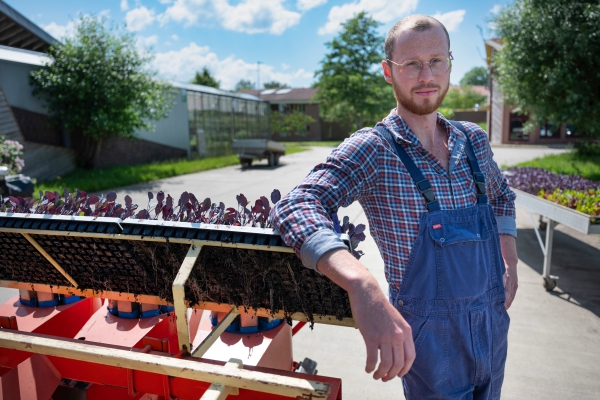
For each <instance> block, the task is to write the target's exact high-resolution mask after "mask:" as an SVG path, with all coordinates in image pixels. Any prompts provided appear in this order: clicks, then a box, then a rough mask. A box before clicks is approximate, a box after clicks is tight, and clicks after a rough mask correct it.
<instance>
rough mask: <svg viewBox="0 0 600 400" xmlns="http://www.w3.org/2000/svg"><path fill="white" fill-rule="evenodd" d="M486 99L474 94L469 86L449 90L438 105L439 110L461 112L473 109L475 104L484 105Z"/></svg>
mask: <svg viewBox="0 0 600 400" xmlns="http://www.w3.org/2000/svg"><path fill="white" fill-rule="evenodd" d="M485 102H486V97H485V96H483V95H481V94H479V93H477V92H474V91H473V89H471V88H470V87H469V86H464V87H461V88H460V89H450V90H448V93H446V97H444V100H443V101H442V104H441V105H440V107H441V108H449V109H451V110H453V111H454V110H461V109H466V108H467V109H468V108H473V107H475V104H479V105H480V106H481V105H483V104H485Z"/></svg>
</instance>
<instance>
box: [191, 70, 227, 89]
mask: <svg viewBox="0 0 600 400" xmlns="http://www.w3.org/2000/svg"><path fill="white" fill-rule="evenodd" d="M192 83H193V84H195V85H204V86H210V87H214V88H217V89H218V88H219V86H221V82H219V81H218V80H216V79H215V77H214V76H213V75H212V74H211V73H210V71H209V70H208V68H206V67H202V72H200V71H197V72H196V76H194V79H192Z"/></svg>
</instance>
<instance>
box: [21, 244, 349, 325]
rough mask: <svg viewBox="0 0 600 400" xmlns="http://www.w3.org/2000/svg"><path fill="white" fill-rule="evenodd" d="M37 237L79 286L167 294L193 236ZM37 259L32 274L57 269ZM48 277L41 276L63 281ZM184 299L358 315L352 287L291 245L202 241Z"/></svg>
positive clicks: (31, 265) (167, 296) (310, 313)
mask: <svg viewBox="0 0 600 400" xmlns="http://www.w3.org/2000/svg"><path fill="white" fill-rule="evenodd" d="M11 239H12V238H11ZM36 240H37V241H38V243H39V244H40V245H41V246H42V247H43V248H44V249H45V250H46V251H47V252H48V253H49V254H50V255H51V256H52V257H53V258H54V259H55V260H56V261H57V262H58V263H59V264H60V265H61V266H62V267H63V268H64V269H65V270H66V271H67V272H68V273H69V274H70V275H71V276H72V277H73V279H74V280H75V281H76V282H77V283H78V285H79V288H80V289H93V290H97V291H114V292H125V293H133V294H146V295H154V296H159V297H161V298H164V299H166V300H167V301H169V302H172V301H173V294H172V285H173V281H174V280H175V276H176V275H177V272H178V271H179V268H180V266H181V264H182V263H183V260H184V259H185V256H186V254H187V252H188V250H189V245H187V244H178V243H168V242H167V243H164V242H151V241H136V240H130V241H127V240H113V239H104V238H90V237H74V236H45V235H36ZM34 251H35V250H34ZM35 259H36V260H37V261H39V262H30V263H27V264H23V265H26V266H27V268H29V270H27V272H26V273H27V274H29V275H31V276H39V274H40V273H42V272H43V271H46V272H47V273H52V276H54V275H55V272H57V271H56V270H55V269H54V267H52V266H51V265H50V264H49V263H48V262H47V261H46V260H45V259H43V258H41V257H36V258H35ZM38 259H39V260H38ZM46 272H43V273H44V274H45V273H46ZM36 274H37V275H36ZM57 278H62V276H60V277H57ZM44 280H45V279H44V278H42V279H41V281H40V282H39V283H58V282H55V281H54V280H53V282H44ZM24 281H26V282H27V281H29V280H24ZM62 284H63V285H64V283H62ZM186 299H187V300H188V301H190V303H191V304H192V305H195V304H198V303H200V302H214V303H225V304H233V305H236V306H244V307H249V308H266V309H270V310H274V311H276V312H277V311H283V312H284V313H285V315H286V318H288V320H289V316H290V315H291V314H293V313H296V312H299V313H303V314H305V315H306V316H307V318H308V320H309V321H311V322H312V321H313V315H316V314H319V315H331V316H334V317H336V318H338V319H342V318H344V317H351V316H352V313H351V310H350V302H349V299H348V294H347V293H346V291H344V290H343V289H342V288H340V287H339V286H337V285H336V284H334V283H333V282H331V281H330V280H329V279H327V278H326V277H324V276H322V275H319V274H317V273H316V272H315V271H312V270H309V269H307V268H305V267H303V266H302V264H301V262H300V260H299V259H298V258H297V257H296V256H295V255H294V254H292V253H277V252H271V251H261V250H247V249H236V248H225V247H212V246H204V247H203V248H202V251H201V252H200V256H199V257H198V260H197V261H196V264H195V265H194V268H193V270H192V273H191V274H190V277H189V278H188V281H187V284H186Z"/></svg>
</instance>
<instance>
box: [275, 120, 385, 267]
mask: <svg viewBox="0 0 600 400" xmlns="http://www.w3.org/2000/svg"><path fill="white" fill-rule="evenodd" d="M380 146H381V140H380V139H379V137H378V136H376V135H374V134H373V133H371V131H370V130H368V129H365V130H362V131H358V132H356V133H355V134H354V135H352V136H351V137H350V138H348V139H346V140H345V141H344V142H343V143H342V144H340V145H339V146H338V147H337V148H336V149H335V150H333V151H332V152H331V154H330V155H329V156H328V157H327V160H326V161H325V162H324V163H321V164H318V165H317V166H316V167H315V168H314V169H313V170H312V171H311V172H310V173H309V174H308V175H307V176H306V177H305V178H304V180H303V181H302V182H301V183H300V184H299V185H298V186H296V187H295V188H294V189H292V190H291V191H290V192H289V193H288V194H286V195H285V196H284V197H283V198H282V199H281V200H280V201H279V202H278V203H277V204H276V205H275V206H274V207H273V210H272V212H271V224H272V226H273V227H274V228H275V229H276V230H278V231H279V233H280V234H281V237H282V238H283V241H284V242H285V243H286V244H287V245H288V246H291V247H292V248H293V249H294V252H295V253H296V255H297V256H298V257H299V258H300V259H301V260H302V263H303V265H304V266H306V267H308V268H312V269H315V267H316V264H317V261H318V260H319V258H320V257H321V256H322V255H323V254H325V253H326V252H328V251H330V250H333V249H337V248H346V245H345V244H344V242H342V241H341V240H340V239H339V238H338V236H337V235H336V233H335V231H334V227H333V222H332V220H331V217H330V215H331V214H332V213H337V212H338V209H339V208H340V207H347V206H349V205H350V204H352V203H353V202H354V201H356V200H358V199H359V198H360V197H361V196H362V195H364V194H366V193H368V192H369V190H371V188H372V187H373V185H375V183H376V180H377V179H376V178H377V169H378V163H377V155H378V149H379V147H380Z"/></svg>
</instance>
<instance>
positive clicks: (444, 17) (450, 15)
mask: <svg viewBox="0 0 600 400" xmlns="http://www.w3.org/2000/svg"><path fill="white" fill-rule="evenodd" d="M465 13H466V11H465V10H455V11H449V12H447V13H444V14H440V13H439V12H437V13H435V14H434V15H432V17H433V18H435V19H437V20H438V21H440V22H441V23H442V24H444V26H445V27H446V29H447V30H448V32H453V31H454V30H456V28H458V26H459V25H460V24H461V22H462V21H463V19H464V17H465Z"/></svg>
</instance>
